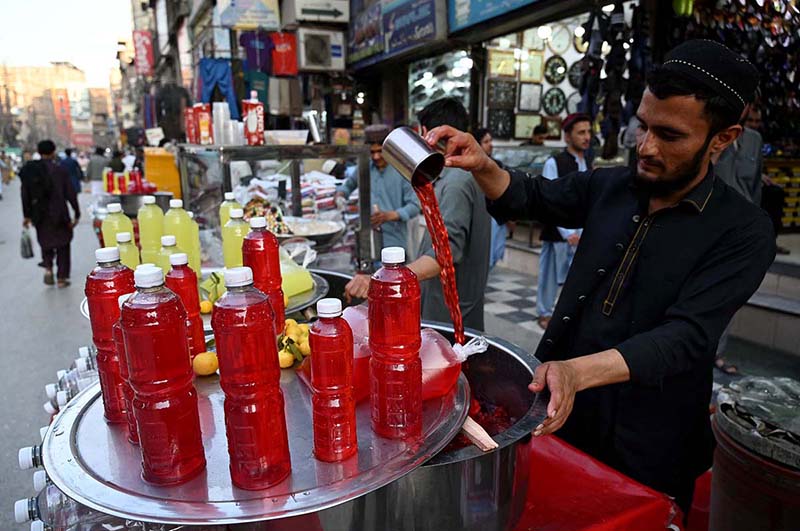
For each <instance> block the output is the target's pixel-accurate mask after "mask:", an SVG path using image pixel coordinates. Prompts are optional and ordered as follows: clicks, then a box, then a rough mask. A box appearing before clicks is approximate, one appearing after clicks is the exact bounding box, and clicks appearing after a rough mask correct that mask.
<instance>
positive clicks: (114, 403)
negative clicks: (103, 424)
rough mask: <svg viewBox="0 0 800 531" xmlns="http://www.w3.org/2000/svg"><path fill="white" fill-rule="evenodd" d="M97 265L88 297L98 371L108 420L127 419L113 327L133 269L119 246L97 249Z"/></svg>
mask: <svg viewBox="0 0 800 531" xmlns="http://www.w3.org/2000/svg"><path fill="white" fill-rule="evenodd" d="M94 255H95V258H96V259H97V267H95V268H94V269H92V271H91V272H90V273H89V275H88V276H87V277H86V287H85V290H84V291H85V293H86V299H87V300H88V303H89V319H90V321H91V323H92V339H93V340H94V345H95V347H96V348H97V372H98V373H99V376H100V389H101V391H102V394H103V408H104V410H105V417H106V421H107V422H113V423H117V422H125V396H124V392H123V388H124V386H125V381H124V380H123V378H122V377H121V376H120V373H119V371H120V368H119V356H117V351H116V348H115V347H114V336H113V333H112V330H111V327H112V326H113V325H114V322H116V321H118V320H119V297H120V296H121V295H124V294H126V293H131V292H133V291H134V287H133V271H131V270H130V269H128V268H127V267H125V266H124V265H122V263H121V262H120V261H119V249H117V248H116V247H103V248H102V249H97V250H96V251H95V252H94Z"/></svg>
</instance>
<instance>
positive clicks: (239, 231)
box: [222, 208, 250, 269]
mask: <svg viewBox="0 0 800 531" xmlns="http://www.w3.org/2000/svg"><path fill="white" fill-rule="evenodd" d="M230 214H231V219H230V220H229V221H228V222H227V223H226V224H225V226H224V227H222V261H223V262H224V263H225V267H227V268H229V269H230V268H231V267H242V263H243V262H242V243H244V237H245V236H247V233H248V232H250V225H249V224H248V223H247V222H245V220H244V211H242V209H241V208H232V209H231V212H230Z"/></svg>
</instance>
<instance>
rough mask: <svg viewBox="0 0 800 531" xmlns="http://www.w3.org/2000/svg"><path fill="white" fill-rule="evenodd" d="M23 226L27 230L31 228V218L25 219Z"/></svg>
mask: <svg viewBox="0 0 800 531" xmlns="http://www.w3.org/2000/svg"><path fill="white" fill-rule="evenodd" d="M22 226H23V227H25V228H26V229H27V228H28V227H30V226H31V218H24V219H23V220H22Z"/></svg>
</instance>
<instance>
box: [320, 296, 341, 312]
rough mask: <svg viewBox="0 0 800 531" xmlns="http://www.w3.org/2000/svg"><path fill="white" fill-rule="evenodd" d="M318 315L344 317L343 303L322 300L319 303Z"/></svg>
mask: <svg viewBox="0 0 800 531" xmlns="http://www.w3.org/2000/svg"><path fill="white" fill-rule="evenodd" d="M317 315H319V316H320V317H339V316H340V315H342V301H340V300H339V299H333V298H331V299H321V300H320V301H319V302H317Z"/></svg>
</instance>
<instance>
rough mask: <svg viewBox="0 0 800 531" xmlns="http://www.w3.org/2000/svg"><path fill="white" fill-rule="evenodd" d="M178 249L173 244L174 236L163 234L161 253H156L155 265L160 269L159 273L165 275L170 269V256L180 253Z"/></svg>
mask: <svg viewBox="0 0 800 531" xmlns="http://www.w3.org/2000/svg"><path fill="white" fill-rule="evenodd" d="M182 252H183V250H181V248H180V247H178V246H177V245H176V243H175V236H173V235H172V234H165V235H164V236H162V237H161V251H159V253H158V260H157V261H156V265H157V266H158V267H160V268H161V271H163V272H164V274H165V275H166V274H167V273H169V270H170V269H172V264H170V263H169V257H170V255H173V254H176V253H182Z"/></svg>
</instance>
